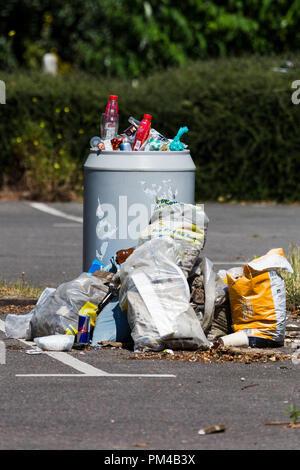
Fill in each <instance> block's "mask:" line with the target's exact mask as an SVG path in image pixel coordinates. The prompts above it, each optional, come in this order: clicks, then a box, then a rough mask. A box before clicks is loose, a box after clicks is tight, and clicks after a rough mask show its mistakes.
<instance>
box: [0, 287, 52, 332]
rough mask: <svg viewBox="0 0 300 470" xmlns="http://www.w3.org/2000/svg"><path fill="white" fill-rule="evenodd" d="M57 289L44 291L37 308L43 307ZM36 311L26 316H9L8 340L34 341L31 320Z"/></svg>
mask: <svg viewBox="0 0 300 470" xmlns="http://www.w3.org/2000/svg"><path fill="white" fill-rule="evenodd" d="M54 291H55V289H53V288H51V287H47V288H46V289H44V290H43V292H42V294H41V295H40V297H39V299H38V301H37V303H36V306H35V308H36V307H37V305H41V304H42V303H43V302H44V301H45V300H46V299H47V297H48V296H49V295H50V294H51V293H52V292H54ZM33 312H34V309H33V310H31V312H29V313H27V314H26V315H15V314H13V313H11V314H8V315H7V317H6V319H5V334H6V336H7V337H8V338H15V339H26V340H30V339H32V334H31V319H32V316H33Z"/></svg>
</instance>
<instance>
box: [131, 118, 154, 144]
mask: <svg viewBox="0 0 300 470" xmlns="http://www.w3.org/2000/svg"><path fill="white" fill-rule="evenodd" d="M151 119H152V116H151V115H150V114H144V117H143V119H142V120H141V122H140V125H139V127H138V130H137V131H136V135H135V141H134V144H133V148H132V150H139V149H140V148H141V146H142V145H143V144H144V142H145V141H146V140H147V139H148V137H149V132H150V129H151Z"/></svg>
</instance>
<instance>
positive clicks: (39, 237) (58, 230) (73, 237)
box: [0, 202, 300, 287]
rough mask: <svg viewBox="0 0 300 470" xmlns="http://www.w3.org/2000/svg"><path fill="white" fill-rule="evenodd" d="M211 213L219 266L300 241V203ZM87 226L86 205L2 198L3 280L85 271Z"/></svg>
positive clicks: (44, 279) (47, 278)
mask: <svg viewBox="0 0 300 470" xmlns="http://www.w3.org/2000/svg"><path fill="white" fill-rule="evenodd" d="M53 210H54V213H53ZM45 211H46V212H45ZM55 211H56V212H55ZM205 212H206V213H207V215H208V218H209V224H208V233H207V241H206V245H205V248H204V250H203V255H205V256H207V257H208V258H209V259H210V260H211V261H213V263H214V265H215V270H218V269H221V268H229V267H232V266H235V265H240V264H242V263H244V262H245V261H247V260H250V259H252V257H253V256H254V255H263V254H265V253H266V252H267V251H268V250H269V249H271V248H279V247H280V248H283V250H284V252H285V253H287V251H288V248H289V245H290V244H291V243H293V244H298V245H299V244H300V206H299V205H298V206H297V205H290V206H288V205H273V204H246V205H241V204H213V203H211V204H205ZM58 214H59V215H58ZM82 228H83V224H82V204H80V203H56V204H46V205H40V204H37V205H36V203H34V206H33V205H32V203H30V202H0V266H1V272H0V279H5V280H9V281H10V280H17V279H20V278H21V277H22V273H23V272H24V273H25V274H24V277H25V281H26V282H28V283H29V284H34V285H36V286H42V287H57V286H58V285H59V284H61V283H62V282H65V281H69V280H71V279H74V278H75V277H77V276H78V275H79V274H80V273H81V272H82Z"/></svg>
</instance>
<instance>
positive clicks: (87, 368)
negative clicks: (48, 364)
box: [0, 320, 176, 377]
mask: <svg viewBox="0 0 300 470" xmlns="http://www.w3.org/2000/svg"><path fill="white" fill-rule="evenodd" d="M0 330H1V331H3V332H4V333H5V322H4V321H2V320H0ZM18 341H20V342H21V343H24V344H26V346H30V347H36V344H35V343H34V342H33V341H26V340H24V339H18ZM43 354H47V356H50V357H52V358H53V359H56V360H57V361H60V362H62V363H63V364H65V365H67V366H69V367H72V368H73V369H75V370H77V371H78V372H81V373H80V374H16V377H176V375H173V374H110V373H109V372H105V371H104V370H101V369H98V368H97V367H94V366H91V365H90V364H87V363H86V362H82V361H80V360H79V359H77V358H76V357H73V356H71V355H70V354H68V353H66V352H62V351H43Z"/></svg>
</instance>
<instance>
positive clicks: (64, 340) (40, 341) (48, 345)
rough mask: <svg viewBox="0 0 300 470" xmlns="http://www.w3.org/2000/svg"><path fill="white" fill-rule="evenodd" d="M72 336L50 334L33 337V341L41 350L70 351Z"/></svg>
mask: <svg viewBox="0 0 300 470" xmlns="http://www.w3.org/2000/svg"><path fill="white" fill-rule="evenodd" d="M74 338H75V337H74V336H73V335H50V336H43V337H41V338H34V340H33V341H34V342H35V344H37V346H38V347H39V348H40V349H42V350H43V351H70V349H71V348H72V346H73V343H74Z"/></svg>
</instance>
